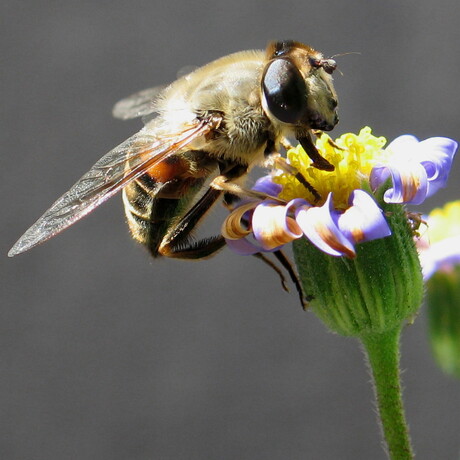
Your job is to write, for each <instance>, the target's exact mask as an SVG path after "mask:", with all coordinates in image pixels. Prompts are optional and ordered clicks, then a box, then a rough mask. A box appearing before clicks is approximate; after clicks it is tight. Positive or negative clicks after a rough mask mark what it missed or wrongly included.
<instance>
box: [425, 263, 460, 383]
mask: <svg viewBox="0 0 460 460" xmlns="http://www.w3.org/2000/svg"><path fill="white" fill-rule="evenodd" d="M426 303H427V309H428V334H429V339H430V344H431V349H432V351H433V355H434V357H435V360H436V362H437V363H438V365H439V367H440V368H441V369H442V370H443V371H444V372H445V373H447V374H449V375H453V376H455V377H458V378H460V266H458V265H457V266H455V267H454V268H452V270H451V271H449V272H446V271H438V272H436V273H435V274H434V275H433V276H432V277H431V278H430V279H429V280H428V282H427V286H426Z"/></svg>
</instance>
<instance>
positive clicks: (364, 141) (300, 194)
mask: <svg viewBox="0 0 460 460" xmlns="http://www.w3.org/2000/svg"><path fill="white" fill-rule="evenodd" d="M385 144H386V139H385V138H384V137H375V136H374V135H373V134H372V131H371V128H369V127H364V128H363V129H361V131H360V132H359V134H353V133H347V134H343V135H342V136H340V137H339V138H338V139H336V140H335V141H333V140H332V139H331V138H330V137H329V136H328V135H327V134H325V133H323V134H322V135H321V136H320V137H319V138H318V139H317V141H316V148H317V149H318V151H319V153H320V154H321V156H323V157H324V158H325V159H326V160H327V161H329V162H330V163H331V164H333V165H334V168H335V169H334V171H322V170H319V169H317V168H315V167H313V166H312V161H311V159H310V158H309V157H308V155H307V154H306V153H305V151H304V150H303V148H302V147H301V146H300V145H299V146H297V147H295V148H293V149H290V150H289V151H288V152H287V159H288V162H289V163H290V164H291V165H292V166H293V167H294V168H295V169H296V170H297V171H298V172H300V173H301V175H302V176H303V177H304V178H305V179H306V180H307V181H308V182H309V183H310V184H311V185H312V186H313V187H314V189H316V191H317V192H318V193H319V195H320V196H321V199H320V201H316V200H315V197H314V196H313V195H312V193H311V192H310V191H308V190H307V189H306V188H305V186H304V185H303V184H302V183H301V182H299V181H298V179H296V177H295V176H294V175H292V174H289V173H286V172H282V171H276V172H275V173H274V177H273V181H274V182H275V183H277V184H280V185H282V187H283V190H282V191H281V193H280V195H279V197H280V198H282V199H284V200H286V201H289V200H291V199H293V198H304V199H306V200H307V201H309V202H311V203H314V204H315V205H316V206H321V205H322V204H324V202H325V200H326V198H327V196H328V194H329V193H330V192H332V193H333V200H334V207H335V208H336V209H339V210H345V209H347V208H348V206H349V204H348V198H349V196H350V193H351V192H352V191H353V190H356V189H359V188H361V187H362V186H363V184H364V183H366V182H368V180H369V175H370V172H371V170H372V168H373V166H374V165H375V164H376V163H378V162H382V161H384V160H385V159H386V158H387V157H388V155H389V153H388V152H386V151H384V150H383V146H384V145H385Z"/></svg>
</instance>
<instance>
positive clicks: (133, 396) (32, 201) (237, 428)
mask: <svg viewBox="0 0 460 460" xmlns="http://www.w3.org/2000/svg"><path fill="white" fill-rule="evenodd" d="M0 9H1V11H0V13H1V14H0V16H1V22H2V25H1V29H0V34H1V40H0V48H1V81H2V85H1V91H2V94H1V100H2V104H1V109H0V110H1V127H2V128H1V130H2V133H1V143H2V145H1V156H0V165H1V166H0V167H1V176H2V180H1V182H0V197H1V200H2V203H1V208H2V219H1V223H0V225H1V229H0V231H1V238H0V253H1V255H2V256H1V258H0V270H1V273H0V279H1V282H0V283H1V297H0V302H1V308H0V412H1V417H0V433H1V434H0V458H2V459H5V460H24V459H34V460H67V459H79V460H80V459H81V460H90V459H98V460H105V459H108V460H109V459H110V460H126V459H130V460H144V459H222V460H226V459H240V460H245V459H258V458H263V459H370V458H372V459H384V458H386V456H385V453H384V451H383V449H382V446H381V440H380V433H379V428H378V426H377V423H376V414H375V409H374V406H373V403H372V399H373V396H372V389H371V385H370V384H369V375H368V371H367V368H366V365H365V364H364V362H363V354H362V351H361V350H360V348H359V346H358V343H357V342H356V341H355V340H353V339H345V338H342V337H338V336H335V335H333V334H331V333H329V332H327V331H326V329H325V327H324V326H323V325H322V324H321V323H320V322H319V321H318V320H317V319H316V318H315V317H314V316H313V315H312V314H311V313H309V312H306V313H305V312H303V311H302V309H301V307H300V305H299V302H298V299H297V296H296V294H295V292H291V294H287V293H285V292H284V291H282V290H281V288H280V284H279V281H278V278H277V276H276V275H275V273H274V272H272V271H271V270H270V269H268V268H267V267H266V266H264V265H263V264H261V263H260V262H258V261H257V260H255V259H254V258H251V257H241V256H236V255H234V254H232V253H230V252H229V251H228V250H224V251H222V252H221V253H220V254H218V255H217V256H216V257H214V258H213V259H210V260H207V261H202V262H180V261H174V260H173V261H171V260H155V261H154V260H152V259H151V258H150V257H149V256H148V255H147V253H146V252H145V251H144V250H143V248H142V247H140V246H138V245H136V244H135V243H134V242H133V241H132V239H131V238H130V236H129V233H128V229H127V226H126V224H125V222H124V215H123V211H122V205H121V199H120V197H119V196H117V197H116V198H114V199H112V200H110V201H109V202H108V203H106V204H105V205H104V206H102V207H100V208H99V209H98V210H97V211H96V212H94V213H93V214H91V216H90V217H88V218H87V219H84V220H83V221H81V222H79V223H78V224H77V225H75V226H74V227H72V228H70V229H69V230H68V231H66V232H65V233H63V234H62V235H60V236H59V237H57V238H54V239H52V240H51V241H49V242H48V243H46V244H45V245H43V246H41V247H38V248H35V249H34V250H32V251H30V252H29V253H26V254H24V255H21V256H18V257H16V258H14V259H7V257H6V253H7V251H8V249H9V248H10V247H11V246H12V245H13V243H14V242H15V241H16V240H17V238H18V237H19V236H20V235H21V234H22V233H23V232H24V231H25V230H26V228H27V227H29V226H30V225H31V224H32V223H33V222H34V221H35V220H36V218H38V217H39V216H40V215H41V214H42V212H43V211H44V210H45V209H47V208H48V207H49V206H50V204H51V203H52V202H53V201H54V200H55V199H56V198H57V197H58V196H60V195H61V194H62V193H63V192H65V191H66V190H67V189H68V188H69V186H70V185H72V184H73V183H74V182H75V181H76V180H77V179H78V178H79V177H80V176H81V175H82V174H83V173H84V172H86V171H87V170H88V169H89V167H90V166H91V165H92V164H93V163H94V162H95V161H96V160H98V159H99V158H100V157H101V156H102V155H103V154H104V153H105V152H107V151H108V150H110V149H111V148H112V147H114V146H115V145H117V144H118V143H120V142H121V141H123V140H124V139H125V138H127V137H129V136H130V135H131V134H132V133H134V132H136V131H137V130H139V129H140V127H141V123H140V121H139V120H134V121H130V122H121V121H119V120H115V119H113V118H112V117H111V109H112V105H113V104H114V103H115V102H116V101H117V100H119V99H121V98H123V97H125V96H127V95H129V94H131V93H133V92H135V91H138V90H140V89H143V88H147V87H150V86H154V85H156V84H161V83H167V82H169V81H171V80H174V79H175V77H176V74H177V71H178V70H179V69H181V68H183V67H184V66H188V65H202V64H205V63H207V62H209V61H211V60H213V59H216V58H218V57H220V56H223V55H226V54H229V53H232V52H235V51H239V50H243V49H252V48H264V47H265V46H266V43H267V42H268V41H269V40H272V39H286V38H292V39H295V40H299V41H302V42H305V43H308V44H310V45H312V46H314V47H315V48H317V49H319V50H321V51H323V52H324V54H325V55H326V56H330V55H334V54H337V53H346V52H359V53H361V54H359V55H356V54H352V55H347V56H343V57H338V58H337V61H338V64H339V68H340V70H341V72H342V73H343V75H340V74H339V73H338V72H337V73H336V74H335V84H336V89H337V92H338V94H339V101H340V102H339V104H340V106H339V108H340V120H341V121H340V124H339V125H338V126H337V127H336V129H335V131H334V132H333V134H334V135H336V136H339V135H340V134H342V133H344V132H348V131H355V132H357V131H359V129H360V128H361V127H363V126H365V125H370V126H371V127H372V128H373V131H374V133H375V134H376V135H384V136H386V137H387V138H388V139H389V140H391V139H393V138H394V137H396V136H398V135H400V134H404V133H412V134H415V135H416V136H418V137H419V138H422V139H423V138H426V137H430V136H434V135H442V136H448V137H452V138H456V139H457V140H459V139H460V122H459V117H458V107H459V105H460V104H459V103H460V96H459V91H458V80H459V74H460V53H459V43H460V28H459V23H460V5H459V3H458V2H457V1H455V0H436V1H434V0H408V1H405V2H400V1H396V0H394V1H383V2H369V1H358V0H352V1H347V2H344V1H342V0H329V1H328V2H318V1H316V2H314V1H303V2H300V1H292V0H283V1H279V2H276V1H265V2H262V1H259V2H256V1H251V0H231V1H227V2H223V1H204V0H197V1H193V2H187V1H185V0H169V1H168V2H158V1H157V2H155V1H152V0H150V1H131V2H126V1H120V0H110V1H98V2H94V1H86V0H80V1H78V2H56V1H41V2H36V1H31V0H22V1H20V2H13V1H4V2H2V6H1V7H0ZM459 176H460V162H459V161H458V159H457V162H456V164H455V165H454V170H453V171H452V175H451V179H450V184H449V188H448V189H446V190H443V191H442V192H441V193H439V194H438V195H436V196H435V197H434V198H432V199H430V200H429V201H428V202H426V204H425V205H424V207H423V208H422V210H423V211H429V210H430V209H431V208H432V207H434V206H437V205H440V204H442V203H443V202H445V201H447V200H448V199H454V198H458V196H459V190H460V189H459V183H458V178H459ZM211 220H212V218H211ZM215 220H216V219H215ZM425 334H426V321H425V314H424V311H423V309H422V310H421V313H420V315H419V317H418V318H417V320H416V322H415V324H414V325H413V326H410V327H407V328H406V330H405V332H404V336H403V346H402V355H403V356H402V366H403V369H404V375H403V379H404V386H405V401H406V408H407V416H408V420H409V423H410V428H411V433H412V437H413V441H414V446H415V450H416V452H417V453H418V456H417V458H420V459H433V458H437V459H450V458H458V456H459V452H460V438H459V428H460V397H459V396H460V383H459V382H458V381H455V380H453V379H452V378H449V377H446V376H444V375H442V373H441V371H439V370H438V369H437V367H436V366H435V365H434V363H433V361H432V358H431V355H430V350H429V346H428V344H427V341H426V337H425Z"/></svg>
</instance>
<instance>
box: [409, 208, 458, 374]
mask: <svg viewBox="0 0 460 460" xmlns="http://www.w3.org/2000/svg"><path fill="white" fill-rule="evenodd" d="M425 221H426V227H427V228H426V231H425V232H424V233H423V234H422V237H421V238H419V239H418V241H417V247H418V249H419V253H420V261H421V265H422V270H423V276H424V280H425V283H426V304H427V313H428V335H429V340H430V344H431V349H432V351H433V355H434V358H435V360H436V362H437V363H438V365H439V366H440V368H441V369H442V370H443V371H444V372H446V373H447V374H450V375H454V376H456V377H460V200H459V201H454V202H450V203H447V204H446V205H445V206H444V207H442V208H438V209H434V210H433V211H432V212H431V213H430V214H429V215H428V216H427V217H426V218H425Z"/></svg>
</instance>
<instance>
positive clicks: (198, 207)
mask: <svg viewBox="0 0 460 460" xmlns="http://www.w3.org/2000/svg"><path fill="white" fill-rule="evenodd" d="M222 194H223V191H222V190H216V189H214V188H209V189H208V190H207V191H206V193H205V194H204V195H203V196H202V197H201V198H200V199H199V200H198V201H197V203H196V204H195V205H194V206H193V207H192V208H191V209H190V210H189V211H188V212H187V213H186V214H185V216H183V217H182V218H181V219H180V221H179V222H178V223H177V224H175V225H174V226H173V227H172V228H171V229H170V230H169V231H168V233H167V235H166V236H165V238H164V239H163V242H162V243H161V245H160V247H159V253H160V254H161V255H163V256H166V257H172V258H178V259H202V258H204V257H209V256H211V255H212V254H214V253H215V252H217V251H218V250H219V249H221V248H222V247H224V246H225V239H224V237H223V236H222V235H219V236H213V237H209V238H204V239H201V240H199V241H195V242H191V241H190V234H191V232H192V231H193V230H194V228H195V227H196V225H197V224H198V223H199V222H200V220H201V219H202V218H203V217H204V216H205V215H206V213H207V212H208V211H209V209H210V208H211V207H212V205H213V204H214V203H215V202H216V201H217V200H218V199H219V198H221V197H222Z"/></svg>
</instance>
